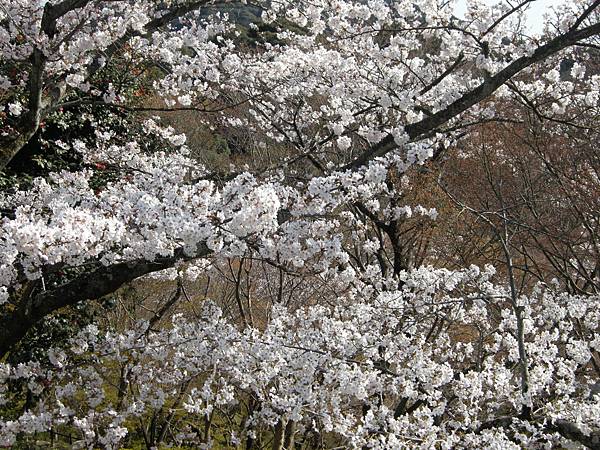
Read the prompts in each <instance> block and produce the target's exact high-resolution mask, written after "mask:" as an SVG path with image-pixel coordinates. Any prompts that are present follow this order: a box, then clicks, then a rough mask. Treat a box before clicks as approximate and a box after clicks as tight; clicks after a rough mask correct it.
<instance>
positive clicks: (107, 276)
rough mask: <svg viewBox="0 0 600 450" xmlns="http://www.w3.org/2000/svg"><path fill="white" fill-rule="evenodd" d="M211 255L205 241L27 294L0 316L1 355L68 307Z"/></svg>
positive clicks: (87, 274) (82, 275) (99, 269)
mask: <svg viewBox="0 0 600 450" xmlns="http://www.w3.org/2000/svg"><path fill="white" fill-rule="evenodd" d="M209 254H210V250H209V249H208V247H206V245H205V244H200V245H199V246H198V249H197V251H196V253H195V254H194V255H193V256H187V255H185V254H184V253H183V252H182V251H177V252H175V254H174V256H172V257H169V258H158V259H156V260H155V261H141V260H138V261H130V262H124V263H119V264H114V265H112V266H107V267H104V266H100V267H98V268H97V269H96V270H94V271H93V272H91V273H90V272H87V271H86V272H85V273H83V274H81V275H79V276H77V277H76V278H74V279H73V280H71V281H68V282H67V283H65V284H62V285H60V286H57V287H55V288H53V289H50V290H47V291H44V292H39V293H37V294H33V295H32V296H24V297H23V299H22V301H21V302H20V303H19V304H17V305H16V308H15V309H14V310H13V311H10V312H7V313H6V314H4V315H3V316H1V317H0V329H2V333H0V356H2V355H4V354H6V353H7V352H9V351H10V350H11V348H12V347H13V346H14V345H15V344H17V343H18V342H19V341H20V340H21V339H22V338H23V337H24V336H25V335H26V334H27V332H28V331H29V330H30V329H31V328H32V327H33V326H34V325H35V324H36V323H38V322H39V321H40V320H41V319H43V318H44V317H46V316H47V315H49V314H51V313H53V312H54V311H57V310H59V309H61V308H64V307H65V306H71V305H75V304H77V303H79V302H82V301H86V300H93V299H98V298H102V297H104V296H106V295H108V294H111V293H112V292H115V291H116V290H117V289H119V288H120V287H121V286H123V285H125V284H127V283H130V282H131V281H133V280H135V279H136V278H139V277H141V276H143V275H147V274H149V273H152V272H157V271H159V270H164V269H167V268H169V267H172V266H173V265H174V264H175V262H176V261H179V260H182V259H193V258H201V257H203V256H207V255H209Z"/></svg>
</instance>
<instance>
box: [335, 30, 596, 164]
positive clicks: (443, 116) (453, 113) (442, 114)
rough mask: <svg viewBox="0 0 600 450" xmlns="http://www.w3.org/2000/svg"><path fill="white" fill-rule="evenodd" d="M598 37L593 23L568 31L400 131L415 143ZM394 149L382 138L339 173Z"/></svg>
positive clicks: (391, 141) (390, 138)
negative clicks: (519, 77) (522, 75)
mask: <svg viewBox="0 0 600 450" xmlns="http://www.w3.org/2000/svg"><path fill="white" fill-rule="evenodd" d="M598 34H600V23H596V24H594V25H591V26H589V27H586V28H582V29H581V30H577V29H571V30H570V31H569V32H567V33H565V34H562V35H560V36H557V37H555V38H554V39H552V40H551V41H550V42H548V43H547V44H545V45H542V46H541V47H538V48H537V49H536V50H535V52H533V54H532V55H531V56H522V57H520V58H519V59H516V60H515V61H513V62H512V63H510V64H509V65H508V66H506V67H505V68H504V69H502V70H501V71H500V72H498V73H497V74H496V75H494V76H492V77H490V78H488V79H487V80H486V81H484V82H483V83H481V84H480V85H479V86H477V87H476V88H475V89H473V90H471V91H469V92H467V93H465V94H464V95H462V96H461V97H460V98H459V99H457V100H455V101H454V102H452V103H451V104H449V105H448V106H447V107H446V108H444V109H442V110H440V111H438V112H436V113H435V114H432V115H431V116H428V117H426V118H424V119H423V120H421V121H419V122H415V123H411V124H410V125H407V126H406V127H405V129H404V131H405V132H406V134H407V135H408V137H409V139H410V141H416V140H418V139H419V138H420V137H422V136H424V135H426V134H428V133H431V132H432V131H433V130H435V129H436V128H438V127H439V126H441V125H443V124H445V123H446V122H448V121H450V120H452V119H454V118H455V117H457V116H458V115H459V114H462V113H463V112H465V111H466V110H468V109H469V108H471V107H472V106H474V105H476V104H477V103H479V102H481V101H482V100H484V99H486V98H487V97H489V96H490V95H491V94H493V93H494V92H495V91H496V90H497V89H498V88H499V87H500V86H502V85H504V84H505V83H506V82H507V81H508V80H510V79H511V78H512V77H513V76H515V75H516V74H518V73H519V72H520V71H522V70H523V69H526V68H527V67H529V66H531V65H533V64H535V63H538V62H540V61H543V60H544V59H546V58H547V57H549V56H551V55H554V54H556V53H558V52H559V51H561V50H563V49H565V48H567V47H569V46H571V45H575V44H577V43H579V42H580V41H582V40H584V39H587V38H590V37H592V36H596V35H598ZM397 147H398V146H397V145H396V143H395V142H394V137H393V136H391V135H389V136H387V137H385V138H384V139H383V140H382V141H381V142H380V143H379V144H378V145H375V146H373V147H371V148H370V149H369V150H367V151H366V152H364V153H362V154H361V155H360V156H359V157H357V158H356V159H354V160H353V161H352V162H350V163H349V164H347V165H345V166H344V167H342V170H349V169H356V168H358V167H360V166H363V165H365V164H367V163H368V162H369V161H371V160H373V159H375V158H377V157H380V156H383V155H385V154H387V153H389V152H391V151H392V150H394V149H396V148H397Z"/></svg>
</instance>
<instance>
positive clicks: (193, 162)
mask: <svg viewBox="0 0 600 450" xmlns="http://www.w3.org/2000/svg"><path fill="white" fill-rule="evenodd" d="M530 3H531V0H524V1H520V2H512V3H511V2H501V3H499V4H497V5H495V6H492V7H490V6H486V4H485V2H482V1H479V0H471V1H469V2H467V4H468V10H467V13H466V15H465V17H464V18H463V19H458V18H456V17H455V16H454V15H453V12H454V6H455V4H454V2H447V1H421V0H419V1H417V0H415V1H410V2H408V1H391V2H386V1H383V0H371V1H368V2H363V1H352V0H337V1H332V0H317V1H310V2H309V1H306V2H304V1H299V2H298V1H295V2H288V1H286V0H284V1H279V2H265V3H264V4H263V3H260V4H257V5H256V8H259V9H260V10H261V11H262V13H261V22H260V24H250V28H251V29H258V28H259V25H260V26H266V25H268V26H270V27H272V29H274V30H275V35H276V36H275V39H266V40H264V41H257V43H256V46H255V47H254V48H249V47H248V46H245V45H241V44H240V42H239V37H240V31H239V28H237V27H236V24H235V23H234V22H233V21H231V20H229V17H228V15H227V14H226V13H225V12H224V11H226V10H223V9H219V6H223V5H225V6H227V5H228V4H229V2H222V4H217V3H216V2H211V1H206V0H203V1H190V0H187V1H184V0H170V1H162V2H156V1H153V0H144V1H135V2H132V1H125V0H123V1H101V0H62V1H44V2H33V3H32V2H29V1H24V0H8V1H6V2H4V3H3V4H2V5H1V6H0V56H1V61H2V62H0V99H1V102H2V103H1V105H2V107H3V113H2V115H1V116H0V133H1V134H0V164H1V166H2V167H3V168H5V169H7V170H8V169H10V167H11V164H12V162H13V161H14V160H15V158H17V157H18V156H19V154H20V153H22V152H23V149H24V148H25V147H26V145H27V144H28V143H30V142H31V141H32V139H33V138H34V136H38V135H39V133H40V132H41V128H43V127H42V125H43V124H44V123H45V121H47V120H61V117H64V115H65V114H68V113H69V111H70V110H73V109H74V108H79V107H82V106H89V107H93V108H95V109H93V110H92V111H98V110H102V111H104V112H105V113H106V114H108V115H109V116H110V117H117V116H118V114H127V116H126V117H127V118H126V120H127V128H126V129H127V132H123V131H122V129H121V130H118V129H116V128H114V127H113V126H111V121H110V120H99V119H98V118H97V117H95V116H94V114H92V113H90V114H85V115H82V116H81V117H78V118H77V120H81V121H85V122H86V123H88V124H89V127H90V129H91V130H92V131H91V132H90V133H89V134H88V135H87V136H83V137H81V138H77V139H72V140H69V141H63V140H60V139H57V140H56V141H55V143H54V145H56V146H58V147H60V148H63V149H65V151H69V152H72V153H74V154H76V155H78V156H77V157H78V158H79V159H80V162H81V164H80V167H79V168H78V169H77V170H62V171H57V172H53V173H50V174H48V175H47V176H45V177H39V178H36V179H35V180H33V182H32V183H31V185H30V186H25V187H23V188H15V189H13V190H12V191H10V190H7V191H6V192H5V193H4V194H3V196H2V211H5V213H4V217H3V219H2V222H1V224H0V227H1V230H0V236H1V238H0V249H1V251H0V286H1V287H0V308H1V310H0V313H1V314H0V324H1V326H2V330H3V333H2V334H1V335H0V352H1V353H2V354H7V353H10V352H11V350H12V349H13V348H14V347H15V346H16V345H17V344H18V343H19V341H21V340H22V339H23V338H24V337H25V336H26V334H27V333H28V331H30V330H31V329H32V327H33V326H34V325H35V324H36V323H39V322H40V321H42V320H52V317H53V313H55V312H57V311H58V310H60V309H61V308H64V307H66V306H69V305H76V304H81V303H83V302H89V301H92V300H95V299H99V298H102V297H105V296H108V295H114V293H115V292H116V291H117V290H118V289H120V288H121V287H122V286H124V285H126V284H128V283H131V282H132V281H134V280H136V279H138V278H140V277H145V276H146V277H147V276H148V275H152V276H155V277H163V278H169V277H171V278H172V279H174V280H176V282H177V285H178V289H177V290H176V292H175V293H174V294H173V296H172V297H171V298H169V299H168V300H167V301H166V302H165V303H164V305H163V306H164V307H161V308H160V309H158V310H157V311H155V314H154V315H152V316H151V317H149V318H146V319H143V318H140V320H138V321H136V322H135V323H134V324H132V325H131V327H129V328H128V329H126V330H116V329H110V327H105V328H102V329H101V328H99V327H98V324H95V325H90V326H88V327H86V328H85V329H83V330H81V332H80V333H78V334H77V336H75V337H74V338H73V339H72V340H71V341H70V342H69V344H68V345H66V346H58V345H57V346H54V347H53V348H51V349H48V351H47V359H46V360H44V361H31V362H23V363H21V364H15V365H11V364H5V363H2V365H1V366H0V377H2V380H3V385H2V388H1V389H2V390H1V391H0V394H2V401H3V403H4V404H5V405H10V404H15V402H17V403H18V399H19V395H20V394H19V389H18V387H19V386H20V387H21V388H22V389H26V390H27V392H29V395H30V396H33V397H35V399H36V400H35V401H33V402H28V404H26V406H25V407H24V408H22V411H19V412H17V413H15V412H13V413H12V414H7V416H6V417H5V418H4V417H3V419H2V421H1V422H0V442H2V444H4V445H9V446H10V445H13V444H15V443H16V442H18V440H19V439H20V438H21V437H23V436H27V435H30V434H34V433H45V432H51V433H62V432H63V431H65V432H66V430H69V431H68V433H69V434H70V433H71V432H74V433H76V436H77V438H76V440H77V445H79V446H82V447H89V448H93V447H95V446H99V445H100V446H103V447H105V448H118V447H119V446H121V445H123V442H124V440H125V439H127V436H128V434H131V433H132V432H134V431H135V428H136V427H139V429H138V431H139V434H141V435H142V436H143V438H144V441H145V444H146V446H147V448H157V447H158V446H160V445H163V444H173V445H175V444H176V445H188V446H198V445H201V446H204V447H210V446H211V445H213V443H214V442H215V440H216V439H221V440H222V439H223V438H222V437H219V438H217V437H216V436H214V435H213V434H211V433H212V431H211V430H213V429H214V428H215V427H216V425H214V423H215V422H216V421H217V419H218V420H220V421H224V420H228V421H229V422H228V426H227V429H228V432H229V436H228V437H226V443H223V442H221V444H223V445H229V446H232V447H237V446H242V445H245V448H260V447H264V446H265V445H267V442H270V444H269V445H271V447H272V448H273V449H283V448H293V446H294V445H296V446H299V445H303V446H304V448H321V447H336V446H338V447H340V446H342V447H364V448H405V447H406V448H413V447H419V448H432V447H440V448H454V447H498V448H504V447H506V448H521V447H552V446H566V445H572V444H579V445H585V446H588V447H590V448H598V447H599V446H600V429H599V428H598V423H599V417H600V398H599V396H598V388H597V384H595V383H597V381H596V380H597V378H598V375H599V374H598V373H597V372H595V371H594V370H597V368H596V369H594V367H592V366H590V360H591V355H592V352H593V351H598V350H599V349H600V341H599V338H598V332H599V330H598V323H599V318H598V317H597V316H598V308H597V306H598V300H599V299H598V297H597V296H593V295H575V294H570V293H566V292H562V291H561V289H560V287H559V286H553V285H551V284H546V285H542V284H539V285H536V286H533V287H531V289H529V290H528V291H527V292H521V293H519V292H517V291H516V290H515V289H514V283H513V282H514V279H513V277H509V278H508V279H505V278H504V277H497V279H494V273H495V270H494V269H493V268H492V267H485V268H483V269H479V268H477V267H474V266H473V267H465V268H463V269H462V270H455V271H451V270H446V269H444V268H439V267H438V268H434V267H431V266H422V267H416V264H415V262H414V261H415V260H414V258H410V257H407V256H406V255H407V248H406V247H407V246H409V245H411V244H410V242H411V241H410V240H408V241H407V240H405V239H403V236H404V234H403V233H404V231H405V230H406V223H407V220H408V219H410V217H411V216H419V217H422V218H423V220H429V221H434V220H435V219H436V217H437V211H436V209H435V205H431V206H430V205H420V204H406V195H405V192H406V191H407V190H408V186H407V184H410V178H409V177H408V176H407V174H409V173H410V171H413V170H416V169H419V168H424V165H425V163H426V162H427V161H428V160H431V159H437V158H440V157H441V155H444V153H445V150H446V149H447V148H448V147H450V146H453V145H455V143H456V142H457V141H459V140H460V139H461V138H463V137H464V136H465V135H468V134H469V133H470V131H471V130H472V129H473V127H474V126H476V125H478V124H481V123H487V122H493V121H498V122H507V123H508V122H510V121H511V120H515V117H513V116H512V115H511V112H510V111H507V110H506V108H504V107H503V108H500V107H497V106H499V105H505V104H506V103H507V102H508V103H510V102H511V101H520V102H524V103H525V104H526V105H527V106H529V107H531V108H535V111H536V112H537V114H540V115H542V116H544V117H549V118H551V119H553V120H555V121H563V122H568V123H573V124H574V125H575V126H577V121H578V120H580V118H578V117H572V116H571V115H570V114H569V112H570V107H571V106H572V105H575V106H577V107H578V108H579V109H580V110H581V111H584V113H583V116H584V117H592V116H595V117H597V114H598V108H599V96H600V75H598V74H595V73H587V74H586V67H588V66H589V65H590V64H589V61H590V59H591V58H592V55H593V53H592V52H593V51H594V50H595V49H597V43H596V40H597V37H598V35H599V34H600V21H599V20H598V19H599V17H600V16H599V15H600V1H598V0H593V1H592V0H578V1H573V2H569V3H565V4H564V5H562V6H560V7H558V8H557V10H556V11H555V15H556V17H555V19H551V20H549V21H548V22H547V24H546V26H545V29H544V33H543V34H542V35H539V36H531V35H528V32H527V29H526V28H525V25H524V20H523V18H524V12H525V10H526V8H527V7H528V5H529V4H530ZM581 48H583V49H586V50H587V51H580V50H579V49H581ZM565 59H571V60H573V61H574V65H573V68H572V70H571V74H572V76H571V77H570V78H569V79H568V80H565V79H562V78H561V75H560V71H559V69H560V66H561V62H562V61H564V60H565ZM542 68H544V70H545V73H543V74H541V73H540V72H541V70H542ZM146 91H151V92H152V95H154V96H157V97H160V99H161V101H162V102H163V105H164V106H155V104H152V106H151V105H150V104H149V103H147V102H146V103H145V102H144V98H143V96H144V95H143V93H144V92H146ZM540 97H543V98H544V99H545V100H546V101H544V102H539V103H538V102H537V99H538V98H540ZM176 111H188V112H194V113H196V114H197V115H198V117H199V120H200V121H201V123H202V124H204V126H206V127H207V128H209V129H211V128H212V129H217V128H219V127H221V128H223V127H225V128H227V129H241V130H244V133H246V134H247V136H249V142H250V143H251V145H252V146H254V147H255V148H256V149H261V151H262V152H264V154H266V155H270V158H269V159H270V163H269V164H261V165H260V167H259V166H256V165H255V166H253V167H252V168H251V167H250V165H248V166H244V165H243V164H238V165H237V166H236V165H232V167H231V168H230V170H229V171H227V172H223V171H222V170H214V169H213V168H211V167H207V166H203V165H202V164H200V163H199V162H198V160H197V158H195V157H194V154H197V153H198V152H202V148H195V147H193V146H192V144H191V143H187V140H186V136H185V135H183V134H181V133H180V132H178V131H177V130H175V129H174V128H172V127H169V126H165V125H163V124H161V120H160V117H156V116H152V114H164V113H168V112H176ZM150 143H151V145H150ZM250 150H251V149H250ZM502 242H504V243H505V244H506V241H502ZM506 250H507V251H506V252H505V253H506V255H505V256H506V261H505V263H506V266H507V267H508V268H509V272H510V268H511V267H512V263H511V257H510V252H509V251H508V250H509V249H508V246H507V245H506ZM232 261H234V262H235V264H234V265H230V268H231V272H232V277H231V278H230V279H227V278H226V281H227V282H230V283H232V284H233V285H234V286H235V295H236V296H237V297H236V298H237V300H238V304H239V305H240V307H239V311H240V315H241V316H242V319H243V320H241V321H239V320H234V319H233V318H232V317H230V316H228V314H227V313H226V310H224V309H223V307H222V305H221V306H220V305H218V304H217V303H216V302H214V301H210V300H208V299H203V300H201V301H198V303H200V304H199V305H198V308H199V310H198V314H197V315H196V316H195V317H189V316H186V315H185V314H176V315H173V317H172V318H171V319H170V324H168V325H165V326H162V327H161V326H158V324H159V323H164V322H165V321H166V322H168V320H166V315H167V313H168V312H169V310H170V309H171V308H172V307H173V306H174V305H175V303H177V302H179V301H180V300H181V298H185V297H189V296H188V294H187V289H186V287H185V286H186V283H190V280H196V279H198V277H201V278H202V277H206V276H209V275H210V274H212V275H210V276H215V273H221V274H222V273H223V271H222V268H223V267H225V264H231V262H232ZM252 261H259V262H261V263H262V264H265V267H268V269H265V270H264V271H263V277H264V280H262V281H261V283H262V284H261V283H258V282H257V284H258V286H256V287H255V288H254V289H255V290H260V291H261V299H262V300H264V299H267V298H271V302H270V305H269V307H268V308H267V310H268V311H267V313H266V314H265V315H264V319H263V320H261V322H262V323H258V322H256V323H255V321H254V320H249V319H248V318H246V317H245V316H244V314H245V312H250V311H252V306H251V296H252V295H254V294H253V292H254V290H253V288H251V287H250V285H249V284H248V285H247V286H245V287H242V281H243V280H246V282H247V283H249V281H248V280H250V275H249V274H250V269H249V268H248V267H249V266H247V264H249V263H250V262H252ZM236 264H237V265H236ZM234 266H235V267H234ZM236 269H237V272H236ZM219 271H220V272H219ZM244 271H246V274H245V275H243V273H244ZM275 276H279V277H280V278H281V281H280V282H279V289H278V290H277V292H273V293H270V291H269V288H268V286H270V285H269V283H271V278H272V277H275ZM286 277H288V278H293V277H300V279H301V282H298V283H296V284H295V285H294V287H293V288H289V292H287V293H286V295H287V298H288V299H293V301H288V302H284V301H283V298H284V291H285V290H286V288H285V286H286V285H285V283H284V280H285V279H286ZM207 291H208V289H207ZM307 292H315V293H317V294H318V295H314V296H312V295H311V296H310V298H307V297H304V295H306V293H307ZM242 296H245V302H246V306H244V305H242V303H241V299H242ZM188 300H190V303H193V302H192V301H191V299H189V298H188ZM224 311H225V312H224ZM163 319H164V320H163ZM115 367H120V369H119V370H115V369H114V368H115ZM14 386H17V388H14ZM111 394H114V395H113V396H112V397H111ZM115 396H116V400H115V398H113V397H115ZM133 423H139V425H132V424H133ZM61 430H62V431H61ZM73 430H74V431H73ZM138 431H136V432H138ZM294 442H296V444H294Z"/></svg>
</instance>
